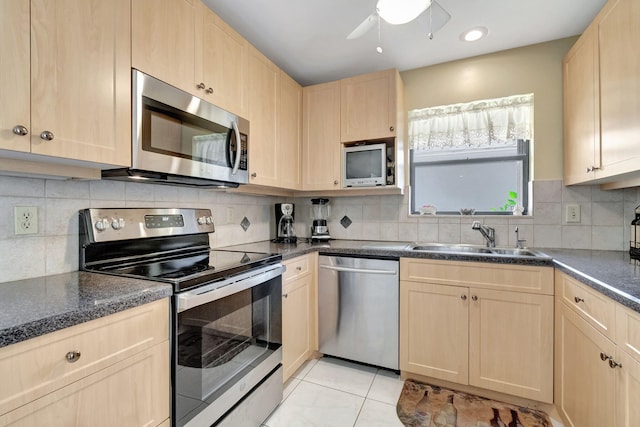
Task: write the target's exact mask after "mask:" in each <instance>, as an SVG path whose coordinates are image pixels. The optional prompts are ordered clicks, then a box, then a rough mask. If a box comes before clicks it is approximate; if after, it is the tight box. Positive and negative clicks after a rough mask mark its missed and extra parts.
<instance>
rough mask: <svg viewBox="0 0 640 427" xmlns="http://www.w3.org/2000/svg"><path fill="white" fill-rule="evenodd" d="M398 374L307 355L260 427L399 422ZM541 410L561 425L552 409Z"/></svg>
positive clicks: (383, 426) (396, 426) (375, 426)
mask: <svg viewBox="0 0 640 427" xmlns="http://www.w3.org/2000/svg"><path fill="white" fill-rule="evenodd" d="M403 383H404V382H403V380H402V379H400V377H399V376H398V375H396V374H394V373H393V372H391V371H387V370H384V369H377V368H374V367H369V366H363V365H359V364H356V363H351V362H347V361H344V360H340V359H334V358H321V359H314V360H310V361H308V362H307V363H306V364H305V365H303V366H302V367H301V368H300V369H299V370H298V372H296V373H295V374H294V375H293V376H292V377H291V378H290V379H289V380H288V381H287V383H286V384H285V389H284V398H283V399H282V403H281V404H280V406H278V408H276V410H275V411H274V412H273V413H272V414H271V416H270V417H269V418H267V420H266V421H265V422H264V424H263V426H264V427H293V426H295V427H365V426H366V427H403V425H402V423H401V422H400V420H398V417H397V415H396V403H397V401H398V397H399V396H400V391H401V390H402V385H403ZM540 409H543V410H546V411H547V413H548V414H549V415H550V417H551V419H552V422H553V426H554V427H562V424H561V423H560V422H558V421H557V420H558V419H559V417H558V416H557V413H555V409H554V408H553V407H552V406H551V405H549V407H548V408H540Z"/></svg>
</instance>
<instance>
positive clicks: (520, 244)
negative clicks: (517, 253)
mask: <svg viewBox="0 0 640 427" xmlns="http://www.w3.org/2000/svg"><path fill="white" fill-rule="evenodd" d="M515 231H516V249H524V244H523V243H524V242H526V241H527V240H526V239H520V230H518V227H516V230H515Z"/></svg>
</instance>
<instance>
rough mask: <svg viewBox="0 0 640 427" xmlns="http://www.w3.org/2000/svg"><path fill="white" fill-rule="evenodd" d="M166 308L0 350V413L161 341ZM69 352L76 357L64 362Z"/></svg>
mask: <svg viewBox="0 0 640 427" xmlns="http://www.w3.org/2000/svg"><path fill="white" fill-rule="evenodd" d="M168 304H169V302H168V299H166V298H165V299H163V300H159V301H155V302H152V303H149V304H145V305H143V306H139V307H136V308H132V309H129V310H125V311H122V312H119V313H116V314H112V315H109V316H106V317H103V318H100V319H95V320H92V321H89V322H86V323H82V324H79V325H75V326H72V327H69V328H66V329H62V330H59V331H56V332H53V333H50V334H47V335H43V336H40V337H37V338H33V339H30V340H27V341H23V342H20V343H17V344H13V345H10V346H7V347H4V348H2V349H0V378H3V384H2V387H0V414H4V413H6V412H8V411H10V410H12V409H15V408H17V407H18V406H21V405H24V404H26V403H28V402H31V401H33V400H35V399H37V398H39V397H42V396H44V395H45V394H48V393H51V392H52V391H54V390H57V389H59V388H61V387H63V386H66V385H68V384H70V383H72V382H75V381H78V380H79V379H81V378H83V377H86V376H87V375H90V374H92V373H94V372H97V371H99V370H102V369H105V368H107V367H109V366H111V365H113V364H115V363H117V362H119V361H122V360H125V359H127V358H130V357H131V356H133V355H134V354H136V353H139V352H141V351H143V350H145V349H147V348H150V347H152V346H154V345H156V344H159V343H161V342H163V341H167V340H168V337H169V305H168ZM74 351H77V352H79V353H80V356H79V357H78V358H77V360H75V361H73V362H69V361H67V354H69V353H70V352H74Z"/></svg>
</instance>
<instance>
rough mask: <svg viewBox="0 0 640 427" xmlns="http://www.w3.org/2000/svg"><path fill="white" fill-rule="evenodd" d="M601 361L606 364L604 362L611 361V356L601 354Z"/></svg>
mask: <svg viewBox="0 0 640 427" xmlns="http://www.w3.org/2000/svg"><path fill="white" fill-rule="evenodd" d="M600 359H601V360H602V361H603V362H604V361H606V360H609V359H611V356H609V355H608V354H606V353H603V352H600Z"/></svg>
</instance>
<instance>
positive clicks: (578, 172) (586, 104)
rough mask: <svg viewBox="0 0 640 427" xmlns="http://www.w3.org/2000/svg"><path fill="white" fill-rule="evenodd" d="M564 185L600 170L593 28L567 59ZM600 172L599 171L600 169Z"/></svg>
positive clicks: (581, 180)
mask: <svg viewBox="0 0 640 427" xmlns="http://www.w3.org/2000/svg"><path fill="white" fill-rule="evenodd" d="M563 79H564V123H565V126H564V183H565V184H566V185H570V184H578V183H581V182H586V181H590V180H592V179H594V178H595V173H594V169H593V168H594V167H595V168H599V167H600V111H599V105H600V103H599V100H598V96H599V95H598V45H597V38H596V32H595V27H593V26H591V27H589V28H588V29H587V30H586V31H585V32H584V34H582V37H580V39H579V40H578V42H576V44H575V45H574V46H573V47H572V48H571V50H570V51H569V53H568V54H567V56H566V57H565V59H564V64H563ZM596 170H597V169H596Z"/></svg>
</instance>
